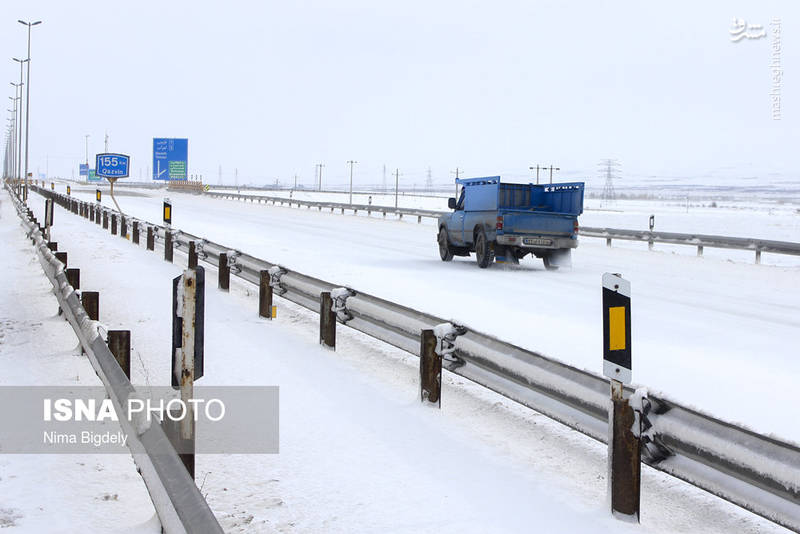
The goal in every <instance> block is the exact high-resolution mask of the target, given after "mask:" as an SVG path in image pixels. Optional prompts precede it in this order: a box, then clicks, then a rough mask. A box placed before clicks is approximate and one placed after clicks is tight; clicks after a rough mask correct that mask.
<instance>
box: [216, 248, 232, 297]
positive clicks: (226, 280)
mask: <svg viewBox="0 0 800 534" xmlns="http://www.w3.org/2000/svg"><path fill="white" fill-rule="evenodd" d="M217 273H218V276H217V285H218V287H219V289H221V290H223V291H228V290H230V285H231V268H230V267H228V255H227V254H226V253H225V252H220V254H219V264H218V267H217Z"/></svg>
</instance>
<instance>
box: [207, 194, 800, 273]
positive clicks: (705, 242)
mask: <svg viewBox="0 0 800 534" xmlns="http://www.w3.org/2000/svg"><path fill="white" fill-rule="evenodd" d="M205 195H206V196H211V197H216V198H227V199H231V200H243V201H248V200H249V201H250V202H258V203H261V202H264V203H270V204H273V205H276V204H280V205H284V204H287V205H289V207H292V206H294V205H297V206H298V207H300V206H306V207H308V208H318V209H319V210H320V211H321V210H323V209H330V210H331V211H334V210H340V211H341V213H344V212H345V211H346V210H347V211H353V212H354V213H358V212H359V211H362V212H367V213H372V212H376V213H383V216H384V217H385V216H386V214H387V213H389V214H392V215H397V216H399V217H400V218H401V219H402V218H403V216H404V215H407V216H411V217H417V222H422V218H423V217H425V218H430V219H438V218H439V217H440V216H441V215H444V214H445V213H449V212H446V211H437V210H422V209H413V208H393V207H389V206H378V205H372V204H370V205H368V204H353V205H350V204H343V203H339V202H320V201H314V200H296V199H289V198H285V197H274V196H259V195H243V194H240V193H205ZM580 236H581V237H596V238H601V239H605V240H606V244H607V245H608V246H611V241H612V240H613V239H622V240H626V241H645V242H648V243H650V244H651V245H652V244H653V243H664V244H671V245H689V246H694V247H697V255H698V256H702V255H703V249H704V248H705V247H708V248H725V249H736V250H749V251H753V252H755V261H756V263H760V262H761V253H762V252H770V253H773V254H789V255H793V256H800V243H794V242H791V241H772V240H767V239H756V238H748V237H728V236H720V235H708V234H684V233H675V232H650V231H647V230H627V229H622V228H593V227H588V226H583V227H581V229H580Z"/></svg>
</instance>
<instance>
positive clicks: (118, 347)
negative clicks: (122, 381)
mask: <svg viewBox="0 0 800 534" xmlns="http://www.w3.org/2000/svg"><path fill="white" fill-rule="evenodd" d="M108 348H109V350H111V354H113V355H114V358H116V360H117V363H118V364H119V366H120V367H122V370H123V371H124V372H125V376H127V377H128V380H130V379H131V331H130V330H109V331H108Z"/></svg>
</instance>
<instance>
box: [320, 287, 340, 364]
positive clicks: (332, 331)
mask: <svg viewBox="0 0 800 534" xmlns="http://www.w3.org/2000/svg"><path fill="white" fill-rule="evenodd" d="M319 297H320V298H319V342H320V344H321V345H324V346H326V347H328V348H331V349H333V350H336V312H334V311H333V310H332V309H331V308H332V305H333V299H331V293H330V291H323V292H322V293H320V296H319Z"/></svg>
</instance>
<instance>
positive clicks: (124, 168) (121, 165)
mask: <svg viewBox="0 0 800 534" xmlns="http://www.w3.org/2000/svg"><path fill="white" fill-rule="evenodd" d="M130 160H131V158H130V157H129V156H126V155H125V154H112V153H106V154H97V157H96V162H97V171H96V173H95V174H96V175H97V176H99V177H101V178H109V179H112V180H114V179H116V178H127V177H128V167H129V164H130Z"/></svg>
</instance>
